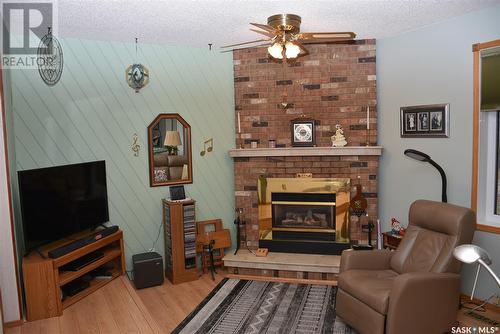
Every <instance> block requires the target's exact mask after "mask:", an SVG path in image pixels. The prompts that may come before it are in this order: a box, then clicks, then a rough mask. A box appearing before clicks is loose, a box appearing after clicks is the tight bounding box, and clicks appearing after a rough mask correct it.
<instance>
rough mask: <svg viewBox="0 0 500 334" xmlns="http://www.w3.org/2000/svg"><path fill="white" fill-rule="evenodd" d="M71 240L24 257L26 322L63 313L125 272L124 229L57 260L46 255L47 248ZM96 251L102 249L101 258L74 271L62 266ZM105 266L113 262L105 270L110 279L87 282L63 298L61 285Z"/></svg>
mask: <svg viewBox="0 0 500 334" xmlns="http://www.w3.org/2000/svg"><path fill="white" fill-rule="evenodd" d="M91 233H92V232H88V233H86V234H85V233H84V234H79V235H78V236H76V237H78V238H80V237H84V236H85V235H90V234H91ZM72 240H74V238H71V239H66V240H62V241H60V242H57V243H55V244H52V245H51V246H48V247H47V248H46V249H43V250H41V251H40V252H39V253H37V252H36V251H33V252H32V253H31V254H30V255H28V256H25V257H24V258H23V281H24V292H25V296H26V313H27V320H28V321H33V320H38V319H45V318H50V317H56V316H60V315H62V313H63V309H65V308H67V307H69V306H70V305H72V304H74V303H76V302H77V301H79V300H80V299H82V298H85V297H86V296H88V295H89V294H91V293H92V292H94V291H96V290H97V289H99V288H101V287H102V286H104V285H105V284H107V283H109V282H110V281H112V280H113V279H115V278H117V277H118V276H120V275H123V273H124V272H125V257H124V251H123V232H122V231H121V230H118V231H117V232H115V233H113V234H111V235H108V236H107V237H104V238H102V239H100V240H98V241H96V242H94V243H92V244H89V245H86V246H84V247H81V248H79V249H77V250H75V251H73V252H70V253H68V254H66V255H63V256H61V257H58V258H56V259H50V258H49V257H48V255H47V253H48V251H49V250H51V249H54V248H57V247H59V246H61V245H63V244H65V243H69V242H71V241H72ZM96 250H99V251H101V252H103V253H104V257H102V258H100V259H99V260H97V261H95V262H92V263H90V264H88V265H86V266H85V267H83V268H81V269H79V270H77V271H64V270H62V269H61V267H62V266H64V265H65V264H67V263H69V262H71V261H74V260H77V259H79V258H80V257H82V256H84V255H87V254H89V253H92V252H93V251H96ZM105 265H112V268H111V269H108V271H110V272H111V273H112V276H113V277H112V279H94V280H92V281H90V286H89V287H88V288H86V289H85V290H83V291H80V292H79V293H77V294H76V295H74V296H67V297H66V298H64V299H62V292H61V287H62V286H63V285H65V284H68V283H70V282H72V281H74V280H75V279H77V278H79V277H82V276H83V275H85V274H87V273H89V272H90V271H92V270H94V269H96V268H99V267H102V266H105Z"/></svg>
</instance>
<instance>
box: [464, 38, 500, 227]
mask: <svg viewBox="0 0 500 334" xmlns="http://www.w3.org/2000/svg"><path fill="white" fill-rule="evenodd" d="M497 46H500V39H497V40H494V41H490V42H486V43H478V44H474V45H472V52H473V53H474V61H473V63H474V72H473V76H474V79H473V85H474V88H473V104H474V105H473V117H472V182H471V183H472V189H471V199H470V203H471V209H472V210H474V212H476V213H477V188H478V177H479V113H480V96H481V87H480V79H481V78H480V75H481V68H480V65H481V50H484V49H489V48H492V47H497ZM476 229H478V230H480V231H484V232H490V233H498V234H500V228H498V227H495V226H490V225H483V224H477V225H476Z"/></svg>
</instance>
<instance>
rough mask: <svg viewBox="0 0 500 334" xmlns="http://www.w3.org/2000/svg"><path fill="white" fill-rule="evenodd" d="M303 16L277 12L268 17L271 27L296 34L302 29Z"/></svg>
mask: <svg viewBox="0 0 500 334" xmlns="http://www.w3.org/2000/svg"><path fill="white" fill-rule="evenodd" d="M301 21H302V20H301V18H300V16H298V15H295V14H277V15H273V16H269V17H268V18H267V24H268V25H270V26H271V27H273V28H275V29H278V30H279V31H284V32H287V33H292V34H296V33H298V32H299V31H300V22H301Z"/></svg>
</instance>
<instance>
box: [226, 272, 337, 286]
mask: <svg viewBox="0 0 500 334" xmlns="http://www.w3.org/2000/svg"><path fill="white" fill-rule="evenodd" d="M225 277H227V278H237V279H243V280H253V281H267V282H281V283H292V284H319V285H333V286H336V285H337V281H329V280H318V279H305V278H286V277H267V276H254V275H238V274H226V276H225Z"/></svg>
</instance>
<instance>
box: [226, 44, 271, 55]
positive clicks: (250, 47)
mask: <svg viewBox="0 0 500 334" xmlns="http://www.w3.org/2000/svg"><path fill="white" fill-rule="evenodd" d="M270 45H271V43H264V44H258V45H253V46H247V47H244V48H235V49H230V50H222V51H220V52H221V53H225V52H233V51H236V50H246V49H252V48H260V47H261V46H270Z"/></svg>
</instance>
